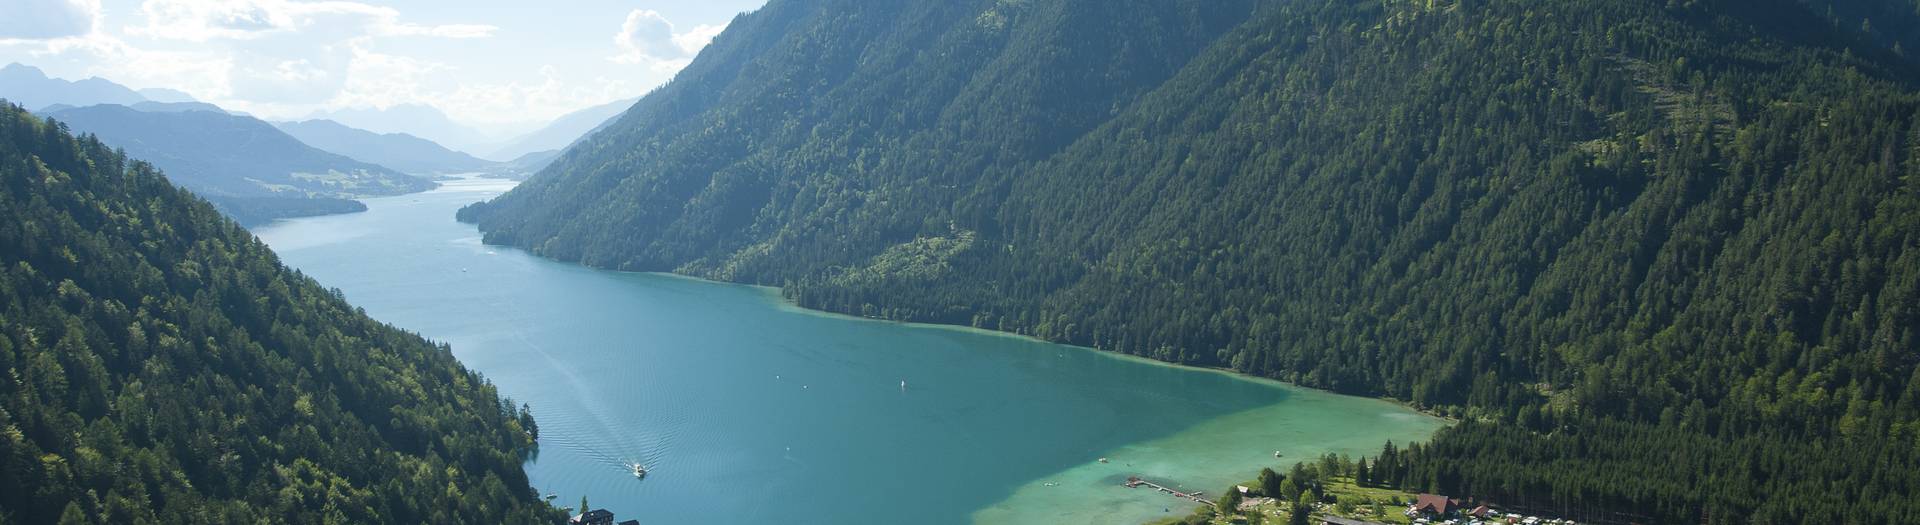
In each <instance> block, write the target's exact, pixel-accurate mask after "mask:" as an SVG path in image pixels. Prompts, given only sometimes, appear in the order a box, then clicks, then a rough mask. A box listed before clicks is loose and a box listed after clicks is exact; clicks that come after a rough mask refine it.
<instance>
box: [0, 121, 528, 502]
mask: <svg viewBox="0 0 1920 525" xmlns="http://www.w3.org/2000/svg"><path fill="white" fill-rule="evenodd" d="M0 369H3V370H5V371H6V375H4V376H0V523H22V524H26V523H55V522H59V523H67V522H69V521H73V522H77V523H153V524H158V523H541V522H549V523H550V522H553V521H555V518H558V517H559V516H558V514H557V511H555V510H553V509H552V508H550V507H548V506H547V505H546V504H545V503H544V502H542V501H540V500H539V499H538V498H537V496H536V495H535V494H534V493H533V490H532V489H531V488H530V487H529V486H528V482H527V477H526V474H525V472H524V471H523V470H522V467H521V465H522V463H523V460H524V453H525V452H526V451H527V450H528V449H529V448H530V447H531V446H532V444H533V438H532V432H533V431H534V430H535V429H534V428H533V427H532V425H533V424H534V423H533V419H532V418H531V416H529V415H528V413H527V412H526V410H525V409H524V407H521V408H516V407H515V405H514V404H513V403H512V401H510V400H503V399H501V398H500V397H499V395H498V393H497V392H496V391H495V389H494V387H493V386H492V385H491V384H490V383H489V382H488V381H487V380H486V379H485V378H483V377H480V376H479V375H478V374H475V373H473V372H471V371H469V370H467V369H465V368H463V367H462V366H461V365H460V364H459V363H458V362H457V361H455V360H454V358H453V356H452V354H451V353H450V352H449V350H448V348H447V347H446V346H444V345H437V344H434V343H431V342H429V341H427V340H425V339H422V338H421V337H419V336H418V335H414V334H411V333H407V332H403V331H401V330H399V329H396V328H393V327H391V326H388V325H385V324H382V323H379V322H377V321H374V320H372V319H369V318H368V317H367V316H366V315H365V314H364V313H362V312H361V311H360V310H359V309H357V308H354V307H353V306H352V305H349V304H347V302H346V301H345V300H343V299H342V298H341V296H340V294H339V292H338V291H334V290H328V289H325V288H322V287H321V286H320V285H319V284H317V283H315V282H314V281H313V280H312V279H310V278H308V277H306V276H304V275H301V274H300V273H299V272H296V271H294V270H290V269H288V268H286V267H285V266H282V265H281V264H280V262H279V259H278V258H277V257H276V256H275V255H274V254H273V252H272V251H271V250H269V249H268V248H267V246H266V245H264V244H262V243H261V242H259V241H258V240H256V239H255V238H254V237H253V236H252V235H251V234H249V233H247V231H246V230H244V229H242V228H241V227H240V226H239V225H237V224H235V223H234V222H232V221H230V220H228V219H226V218H223V217H222V216H221V215H220V214H219V213H218V212H216V211H215V210H214V208H213V207H212V206H210V205H209V204H207V202H206V201H204V200H201V199H200V198H198V197H195V196H193V195H192V194H190V193H187V192H186V191H184V190H181V189H179V188H176V187H174V186H173V185H171V184H169V183H168V182H167V180H166V179H165V178H164V177H163V176H162V175H161V174H160V173H159V172H158V171H155V170H154V168H153V167H152V166H151V165H148V164H146V163H144V162H140V161H137V160H132V159H129V158H127V157H126V156H125V155H124V154H122V153H120V152H118V151H116V150H113V149H111V148H109V147H107V146H106V145H104V144H102V143H101V142H100V141H99V140H96V139H95V138H93V137H92V136H83V137H77V138H76V137H74V136H72V135H71V134H70V133H69V132H68V130H67V128H66V126H65V125H63V124H60V123H58V122H53V121H45V120H40V119H38V118H36V117H34V116H32V115H29V114H27V113H26V112H25V111H22V110H21V109H20V108H19V107H17V106H13V105H11V104H4V103H0Z"/></svg>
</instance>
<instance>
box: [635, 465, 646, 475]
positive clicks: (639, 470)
mask: <svg viewBox="0 0 1920 525" xmlns="http://www.w3.org/2000/svg"><path fill="white" fill-rule="evenodd" d="M633 477H636V478H644V477H647V467H646V466H645V465H641V464H639V463H634V464H633Z"/></svg>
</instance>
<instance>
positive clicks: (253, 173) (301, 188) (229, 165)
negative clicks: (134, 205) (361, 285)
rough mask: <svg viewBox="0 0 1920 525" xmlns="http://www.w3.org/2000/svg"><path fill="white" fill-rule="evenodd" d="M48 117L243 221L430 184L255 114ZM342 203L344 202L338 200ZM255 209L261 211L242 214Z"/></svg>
mask: <svg viewBox="0 0 1920 525" xmlns="http://www.w3.org/2000/svg"><path fill="white" fill-rule="evenodd" d="M46 115H48V116H50V117H53V118H55V119H58V120H60V121H62V122H66V123H68V124H69V125H70V126H72V127H73V129H74V130H76V131H78V132H83V133H91V134H95V135H97V136H99V137H100V139H101V140H103V141H106V142H107V143H108V144H112V145H113V146H114V147H117V148H121V149H124V150H126V151H127V153H128V154H129V155H132V156H133V157H135V158H139V159H142V160H146V161H148V162H152V163H153V164H154V165H155V166H157V167H159V168H161V169H162V170H165V171H166V173H167V176H168V177H170V178H172V179H173V181H174V182H176V183H178V184H180V185H181V186H182V187H185V188H187V189H190V190H193V191H194V192H195V193H198V194H200V195H202V196H204V197H206V198H207V199H209V200H211V201H213V203H214V204H215V205H217V206H219V207H220V208H221V209H222V210H223V211H227V212H229V213H231V214H233V215H234V217H235V218H236V219H239V220H241V222H244V223H256V222H265V221H267V220H271V219H275V218H280V217H297V216H301V215H311V213H302V212H304V211H308V210H325V211H327V212H331V213H339V212H340V211H358V210H361V209H365V208H364V207H363V206H362V205H361V204H359V203H357V202H351V201H348V200H347V199H352V198H356V197H365V196H375V195H399V194H403V193H411V192H416V191H425V190H429V189H432V188H433V186H434V183H433V182H431V181H428V180H426V179H424V178H420V177H412V176H408V175H406V174H403V173H400V172H397V171H393V170H391V169H387V168H386V167H384V166H379V165H375V164H370V163H366V162H362V161H358V160H354V159H351V158H347V157H344V156H341V155H336V154H333V153H328V152H326V151H321V150H319V149H316V148H314V147H312V146H308V145H307V144H305V143H302V142H300V140H299V139H295V138H293V137H292V136H290V135H288V134H286V133H285V132H282V131H280V130H279V129H276V128H274V127H273V125H272V124H268V123H266V122H264V121H261V120H259V119H256V118H253V117H247V116H241V115H231V114H227V113H224V112H214V111H141V110H136V109H133V108H128V107H126V106H117V105H110V104H103V105H98V106H88V107H83V108H67V109H62V110H59V111H52V112H47V113H46ZM343 205H344V206H343ZM253 211H258V212H260V214H255V213H248V212H253Z"/></svg>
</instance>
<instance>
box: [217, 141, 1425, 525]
mask: <svg viewBox="0 0 1920 525" xmlns="http://www.w3.org/2000/svg"><path fill="white" fill-rule="evenodd" d="M511 185H512V183H511V182H505V181H498V180H491V179H467V180H462V181H457V182H451V183H448V184H446V185H445V186H443V187H442V188H440V189H437V190H434V191H432V192H428V193H422V194H414V195H405V196H399V197H386V198H377V199H367V200H366V201H365V202H366V203H367V206H368V211H366V212H363V213H357V214H351V215H336V216H327V217H312V218H305V219H295V220H289V221H282V222H278V223H274V224H272V225H268V226H264V227H260V228H257V229H256V230H255V233H256V234H258V235H259V236H260V238H261V239H262V240H265V241H266V242H267V243H268V244H270V245H271V246H273V248H274V250H275V251H276V252H278V253H279V254H280V256H281V258H282V259H283V260H284V261H285V262H286V263H287V264H288V265H290V266H293V267H295V268H299V269H300V270H302V271H304V272H306V273H307V274H308V275H311V276H313V277H315V278H317V279H319V280H320V282H321V283H322V284H324V285H326V286H330V287H336V288H339V289H341V290H342V291H344V292H345V294H346V296H347V298H348V300H350V301H352V302H353V303H354V304H356V305H359V306H361V307H363V308H365V309H366V311H367V312H368V313H369V314H371V315H372V316H374V317H375V318H378V319H380V320H383V321H386V322H388V323H392V324H394V325H396V326H399V327H401V328H405V329H408V330H412V331H415V332H418V333H420V334H422V335H425V336H426V337H428V338H431V339H434V340H438V341H444V342H447V343H450V344H451V345H452V346H453V351H454V354H455V355H457V356H458V357H459V358H460V360H461V361H462V362H463V363H465V364H466V366H468V367H470V368H472V369H474V370H478V371H479V372H481V373H483V374H485V375H486V376H487V377H488V378H490V379H491V380H492V381H493V382H494V383H495V384H496V385H498V386H499V387H500V391H501V393H502V394H503V395H507V396H512V397H513V398H514V399H515V400H516V401H519V402H526V403H529V404H531V405H532V407H533V412H534V415H535V417H536V418H537V420H538V421H539V424H540V448H539V451H538V454H537V456H536V457H534V458H533V460H532V461H530V462H528V464H527V471H528V474H529V475H530V477H531V479H532V483H533V485H534V487H535V489H536V490H538V491H540V493H541V494H543V495H544V494H555V495H557V500H556V503H557V504H559V505H564V506H576V505H578V502H579V501H580V498H581V496H583V495H584V496H586V497H588V498H589V499H590V503H591V505H592V506H593V507H596V508H601V507H604V508H608V509H610V510H612V511H614V512H615V513H616V514H617V515H618V517H619V518H620V519H622V520H625V519H639V520H640V521H641V522H642V523H770V522H781V523H877V522H903V523H975V522H978V523H1068V524H1071V523H1087V524H1096V523H1097V524H1109V523H1137V522H1141V521H1145V520H1151V519H1156V518H1159V517H1161V516H1166V515H1170V514H1184V513H1186V512H1188V511H1190V510H1191V509H1192V507H1193V505H1195V504H1194V503H1190V502H1185V501H1182V500H1177V499H1175V498H1173V497H1171V496H1168V495H1165V494H1159V493H1155V492H1151V491H1150V490H1148V489H1127V488H1124V487H1122V486H1121V483H1122V482H1123V481H1124V480H1125V479H1126V478H1127V477H1128V476H1129V475H1139V476H1143V477H1146V478H1149V479H1152V480H1155V481H1158V482H1161V483H1163V484H1167V485H1178V486H1183V487H1186V488H1188V489H1192V490H1204V491H1206V492H1207V494H1208V495H1210V496H1212V495H1217V493H1218V491H1220V490H1221V489H1222V488H1223V487H1225V486H1227V485H1228V484H1231V483H1235V482H1238V481H1242V480H1247V479H1251V478H1252V477H1253V476H1254V475H1255V474H1256V473H1257V472H1258V471H1259V469H1260V468H1261V467H1263V466H1273V467H1276V469H1279V468H1280V467H1282V466H1285V465H1291V464H1292V463H1293V462H1294V461H1300V460H1307V459H1310V458H1311V457H1313V456H1317V455H1320V454H1324V453H1326V452H1329V451H1334V452H1341V453H1348V454H1356V455H1357V454H1362V453H1367V454H1371V453H1375V452H1377V451H1378V450H1379V449H1380V446H1381V445H1382V444H1383V443H1384V442H1386V441H1387V440H1389V439H1391V440H1394V441H1395V442H1396V443H1404V442H1406V441H1409V440H1424V439H1425V438H1426V437H1427V436H1430V435H1431V434H1432V433H1433V431H1434V430H1436V429H1438V428H1439V427H1440V426H1441V425H1443V424H1444V422H1443V421H1441V420H1439V419H1436V418H1432V417H1428V416H1424V415H1421V414H1418V413H1415V412H1413V411H1411V410H1408V409H1405V408H1403V407H1400V406H1397V405H1394V404H1392V403H1388V402H1384V401H1379V400H1373V399H1364V398H1356V397H1348V396H1338V395H1333V394H1329V393H1325V392H1320V391H1315V390H1309V389H1303V388H1296V387H1292V386H1288V385H1285V384H1281V383H1277V382H1272V381H1264V380H1255V379H1249V378H1245V377H1240V376H1236V375H1233V374H1227V373H1222V372H1217V371H1210V370H1197V369H1191V368H1182V367H1174V366H1168V365H1164V364H1159V363H1155V362H1150V361H1146V360H1141V359H1135V358H1128V357H1123V356H1118V355H1114V354H1111V353H1106V352H1100V351H1095V350H1089V349H1084V348H1077V347H1069V346H1061V345H1055V344H1050V343H1045V342H1041V341H1035V340H1031V339H1026V338H1021V337H1014V336H1008V335H1003V334H996V333H990V332H984V331H978V330H971V329H963V328H951V327H934V326H923V325H913V324H904V323H893V322H883V321H872V320H866V319H858V318H851V317H845V316H838V315H828V314H820V313H814V312H808V311H804V310H800V309H798V308H796V307H793V306H791V305H790V304H788V303H786V302H785V301H783V300H782V299H781V298H780V296H779V294H778V292H777V291H775V290H770V289H766V288H758V287H749V286H739V285H731V284H721V283H711V282H705V281H698V280H693V279H687V278H682V277H675V276H669V275H659V274H636V273H621V272H611V271H602V270H594V269H588V268H584V267H580V266H577V265H572V264H563V263H558V262H553V261H549V260H545V259H541V258H539V257H534V256H531V255H528V254H526V253H525V252H521V251H518V250H515V249H511V248H505V247H494V246H485V245H483V244H481V242H480V234H479V232H478V231H476V230H475V229H474V227H473V226H471V225H466V224H460V223H457V222H455V221H454V220H453V214H454V211H455V210H457V209H459V208H460V206H462V205H465V204H467V203H470V202H474V201H478V200H483V199H487V198H491V197H493V196H495V195H498V194H499V193H500V192H503V191H505V190H507V189H509V188H511ZM1275 451H1279V452H1281V453H1283V454H1284V455H1285V458H1284V459H1275V458H1274V457H1273V453H1274V452H1275ZM1100 458H1107V459H1108V462H1106V463H1101V462H1099V459H1100ZM633 462H641V463H644V464H646V465H647V466H648V467H649V468H651V469H652V473H651V474H649V475H648V476H647V477H646V478H645V479H636V478H635V477H634V476H633V475H632V473H631V472H630V470H629V468H628V467H627V465H629V464H631V463H633Z"/></svg>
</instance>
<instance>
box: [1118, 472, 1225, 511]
mask: <svg viewBox="0 0 1920 525" xmlns="http://www.w3.org/2000/svg"><path fill="white" fill-rule="evenodd" d="M1142 485H1144V486H1147V487H1149V488H1152V489H1154V490H1158V491H1160V492H1164V493H1167V494H1171V495H1173V497H1176V498H1181V499H1189V500H1193V501H1194V502H1195V503H1199V504H1201V505H1206V506H1208V507H1212V506H1214V504H1213V502H1211V501H1207V498H1206V497H1204V496H1201V492H1200V491H1195V492H1181V491H1178V490H1173V489H1171V488H1167V487H1165V486H1162V485H1160V484H1159V483H1154V482H1151V481H1147V480H1144V479H1140V478H1139V477H1128V478H1127V483H1126V487H1127V488H1130V489H1131V488H1138V487H1140V486H1142Z"/></svg>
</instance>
